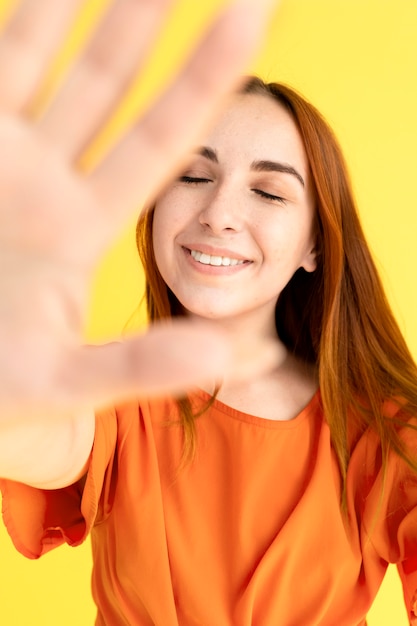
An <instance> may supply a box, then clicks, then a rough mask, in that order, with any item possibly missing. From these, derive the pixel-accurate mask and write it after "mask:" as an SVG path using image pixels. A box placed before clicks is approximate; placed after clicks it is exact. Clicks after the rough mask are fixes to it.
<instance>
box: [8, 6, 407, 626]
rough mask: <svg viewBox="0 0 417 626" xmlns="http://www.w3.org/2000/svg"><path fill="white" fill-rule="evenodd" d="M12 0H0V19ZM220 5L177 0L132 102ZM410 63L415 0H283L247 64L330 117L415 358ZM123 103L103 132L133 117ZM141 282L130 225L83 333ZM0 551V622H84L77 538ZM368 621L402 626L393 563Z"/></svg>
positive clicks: (82, 554) (85, 597) (85, 554)
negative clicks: (50, 547) (38, 549)
mask: <svg viewBox="0 0 417 626" xmlns="http://www.w3.org/2000/svg"><path fill="white" fill-rule="evenodd" d="M11 1H12V0H0V18H1V15H2V14H4V13H6V10H7V9H8V7H9V5H10V4H11ZM221 1H222V0H212V1H210V2H203V1H202V2H197V1H196V0H182V2H181V3H180V7H179V10H178V11H177V13H176V14H175V15H174V18H173V20H172V22H171V26H170V27H169V28H168V30H167V32H166V39H165V44H164V47H163V48H161V49H160V50H159V52H158V54H157V55H156V57H155V59H154V60H153V62H152V63H151V66H150V68H149V70H148V72H147V74H146V80H145V83H144V84H142V86H141V87H140V88H138V89H136V90H135V91H134V95H135V102H137V101H139V102H141V103H143V102H144V101H145V100H146V98H147V97H148V96H149V94H150V93H152V90H153V89H155V88H157V87H158V85H160V84H161V82H162V81H163V79H164V78H165V77H166V76H167V75H168V74H169V72H170V71H172V68H173V65H175V63H176V62H177V61H178V59H179V58H180V56H181V52H182V50H183V49H184V48H183V46H184V44H185V43H186V42H187V41H189V40H190V37H191V35H189V34H187V33H189V32H191V33H192V37H194V36H195V34H196V33H197V31H198V28H197V24H198V25H201V24H203V23H204V21H205V19H206V14H208V13H209V12H210V11H211V10H212V9H213V8H215V7H216V6H219V5H220V4H221ZM104 4H105V0H90V1H88V2H85V3H84V8H83V15H82V20H81V22H80V24H79V25H78V27H77V29H76V30H75V34H74V35H73V37H72V38H71V40H70V42H69V45H67V46H66V48H65V50H64V53H63V55H62V57H61V59H60V63H61V64H65V63H66V62H67V60H68V59H69V58H70V57H71V54H72V53H73V50H74V48H76V47H77V46H78V45H79V43H80V40H81V39H82V36H83V34H84V31H85V27H86V26H88V24H89V23H90V21H91V18H92V17H94V15H95V13H97V11H99V10H100V9H101V7H102V6H104ZM207 5H209V6H207ZM174 52H175V54H174ZM177 52H178V55H177V54H176V53H177ZM416 61H417V2H416V1H415V0H283V2H282V8H281V10H280V12H279V16H277V18H276V19H274V20H273V21H272V23H271V28H270V32H269V36H268V38H267V40H266V42H265V46H264V50H263V52H262V54H261V55H260V58H259V60H258V61H257V62H256V63H255V66H254V68H252V70H255V71H257V72H259V73H261V74H262V75H263V76H264V77H266V78H267V79H270V80H282V81H285V82H288V83H289V84H291V85H292V86H295V87H296V88H298V89H299V90H300V91H301V92H302V93H304V94H305V95H306V96H307V97H308V98H310V99H311V100H312V101H313V102H314V103H315V104H316V105H317V106H318V108H319V109H321V110H322V112H323V113H324V114H325V116H326V117H327V119H328V120H329V121H330V122H331V124H332V125H333V127H334V129H335V131H336V133H337V135H338V136H339V138H340V140H341V142H342V145H343V146H344V148H345V154H346V157H347V160H348V163H349V166H350V169H351V172H352V177H353V181H354V187H355V191H356V194H357V198H358V200H359V204H360V207H361V214H362V218H363V222H364V225H365V228H366V231H367V233H368V237H369V240H370V242H371V246H372V248H373V250H374V252H375V255H376V258H377V261H378V263H379V265H380V267H381V271H382V274H383V278H384V281H385V284H386V287H387V290H388V294H389V297H390V299H391V302H392V304H393V306H394V309H395V312H396V314H397V316H398V319H399V321H400V324H401V326H402V328H403V330H404V333H405V335H406V337H407V340H408V342H409V345H410V347H411V349H412V351H413V353H414V355H416V356H417V325H416V323H415V319H414V318H415V316H414V311H415V309H416V304H417V300H416V299H417V296H416V295H415V285H416V278H415V272H414V268H415V266H416V265H417V245H416V234H417V207H416V204H417V189H416V181H417V175H416V174H417V172H416V169H417V167H416V166H417V162H416V156H415V154H416V148H415V146H416V145H417V115H416V111H417V80H416V79H417V76H416ZM155 70H157V76H156V74H155ZM132 102H133V100H131V101H129V102H128V104H127V106H126V108H125V109H124V110H123V112H122V114H121V116H119V117H118V118H117V120H116V122H115V124H114V125H113V127H112V128H111V131H110V134H113V133H114V132H117V130H118V129H119V127H120V124H123V123H124V121H125V120H126V119H127V118H128V117H129V116H130V115H131V114H132V110H133V105H132ZM142 286H143V279H142V276H141V272H140V268H139V266H138V263H137V260H136V255H135V250H134V244H133V232H132V229H130V230H128V232H127V233H126V236H125V237H124V238H123V239H122V240H121V241H120V242H119V243H118V244H117V245H116V246H115V248H114V250H113V251H112V252H111V253H110V254H109V256H108V258H107V259H106V260H105V261H104V262H103V266H102V268H101V269H100V271H99V273H98V276H97V281H96V284H95V287H94V292H93V298H92V312H91V316H90V322H89V325H88V329H87V334H88V337H89V338H94V339H97V338H106V337H109V336H113V335H117V334H119V333H120V332H121V331H122V329H123V327H124V325H125V322H126V321H127V319H128V318H129V316H130V314H131V313H132V311H133V309H134V308H135V307H136V305H137V303H138V301H139V299H140V297H141V293H142V291H141V290H142ZM141 320H143V317H142V318H139V323H142V321H141ZM0 555H1V561H0V562H1V567H0V606H1V609H0V610H1V613H2V618H1V623H2V624H5V625H6V626H8V625H11V626H27V625H29V624H30V625H35V626H38V625H39V626H41V625H42V626H48V625H50V626H56V625H57V624H59V625H60V626H67V625H68V626H73V625H74V624H82V625H84V624H86V625H87V624H92V623H93V614H94V608H93V605H92V602H91V599H90V594H89V570H90V553H89V546H88V545H87V546H85V547H82V548H79V549H78V550H72V549H70V548H63V549H61V550H59V551H57V552H56V553H55V554H51V555H48V556H47V557H45V558H44V559H42V560H41V561H39V562H30V561H26V560H25V559H23V557H20V556H19V555H18V554H17V553H15V552H14V550H13V548H12V547H11V545H10V542H9V540H8V538H7V537H6V534H5V531H4V530H3V529H1V531H0ZM300 575H301V576H302V572H300ZM369 624H370V625H371V626H392V625H393V624H395V626H402V625H405V624H407V619H406V616H405V611H404V608H403V607H402V603H401V590H400V586H399V584H398V578H397V576H396V573H395V570H391V571H390V573H389V576H388V577H387V580H386V582H384V585H383V588H382V590H381V593H380V595H379V597H378V599H377V603H376V606H375V608H374V609H373V611H372V613H371V615H370V617H369ZM207 626H214V625H207Z"/></svg>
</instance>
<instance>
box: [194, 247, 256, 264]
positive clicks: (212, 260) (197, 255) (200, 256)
mask: <svg viewBox="0 0 417 626" xmlns="http://www.w3.org/2000/svg"><path fill="white" fill-rule="evenodd" d="M191 256H192V257H193V259H195V260H196V261H198V262H199V263H203V265H215V266H220V265H225V266H227V265H242V263H244V262H245V261H241V260H239V259H231V258H229V257H227V256H210V254H205V253H204V252H200V251H199V250H191Z"/></svg>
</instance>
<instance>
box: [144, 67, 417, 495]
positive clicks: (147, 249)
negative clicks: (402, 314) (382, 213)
mask: <svg viewBox="0 0 417 626" xmlns="http://www.w3.org/2000/svg"><path fill="white" fill-rule="evenodd" d="M242 93H248V94H260V95H264V96H267V97H270V98H273V99H274V100H275V101H277V102H278V103H279V104H280V105H281V106H283V107H285V108H286V110H287V111H289V113H290V114H291V116H292V118H293V119H294V122H295V123H296V125H297V127H298V129H299V131H300V133H301V137H302V139H303V141H304V147H305V150H306V154H307V158H308V161H309V165H310V170H311V176H312V181H313V186H314V189H315V195H316V212H317V255H318V266H317V269H316V271H315V272H313V273H307V272H305V271H304V270H302V269H300V270H298V271H297V272H296V273H295V275H294V276H293V278H292V279H291V280H290V282H289V283H288V285H287V286H286V287H285V289H284V291H283V292H282V294H281V295H280V297H279V299H278V302H277V306H276V328H277V332H278V335H279V337H280V338H281V340H282V341H283V342H284V343H285V344H286V346H287V347H288V348H289V349H290V350H291V351H293V353H294V354H296V355H297V356H299V357H300V358H301V359H304V360H306V361H309V362H312V363H315V364H316V365H317V367H318V372H319V381H320V390H321V397H322V403H323V410H324V415H325V419H326V420H327V422H328V424H329V427H330V431H331V436H332V443H333V447H334V450H335V453H336V456H337V459H338V463H339V467H340V472H341V477H342V482H343V485H345V479H346V472H347V467H348V463H349V441H348V426H349V419H352V417H351V416H352V415H355V428H359V430H360V431H362V432H363V431H365V430H366V429H367V428H369V427H371V428H373V429H374V430H375V431H376V432H377V433H378V436H379V438H380V441H381V452H382V459H383V463H385V461H386V458H387V454H388V452H389V450H390V449H393V450H394V451H395V452H396V453H397V454H399V455H400V456H401V457H402V458H403V459H404V460H405V461H406V462H407V463H408V464H409V465H411V466H412V467H413V469H414V470H416V471H417V461H416V460H415V459H413V458H411V457H410V456H409V455H408V454H407V453H406V451H405V449H404V446H403V445H402V442H401V439H400V437H399V434H398V425H399V424H402V422H401V420H400V419H397V420H393V419H388V418H387V416H385V415H384V412H383V406H384V401H386V400H387V399H392V398H395V397H397V398H401V403H402V405H403V409H405V410H406V411H405V412H406V413H407V414H408V415H417V368H416V365H415V363H414V361H413V358H412V356H411V354H410V352H409V350H408V348H407V345H406V343H405V341H404V338H403V336H402V334H401V332H400V330H399V328H398V325H397V323H396V321H395V319H394V316H393V314H392V312H391V309H390V307H389V304H388V302H387V299H386V296H385V294H384V289H383V287H382V283H381V280H380V278H379V276H378V272H377V270H376V267H375V264H374V262H373V260H372V257H371V254H370V251H369V248H368V245H367V243H366V240H365V236H364V233H363V230H362V227H361V224H360V221H359V217H358V212H357V209H356V206H355V201H354V198H353V193H352V190H351V185H350V181H349V176H348V173H347V168H346V165H345V162H344V158H343V155H342V153H341V150H340V147H339V145H338V142H337V140H336V139H335V137H334V134H333V132H332V130H331V129H330V128H329V126H328V124H327V123H326V121H325V120H324V119H323V117H322V116H321V114H320V113H319V112H318V111H317V109H315V107H313V106H312V105H311V104H310V103H308V102H307V101H306V100H305V99H304V98H303V97H301V96H300V95H299V94H298V93H296V92H295V91H294V90H292V89H290V88H289V87H287V86H285V85H281V84H278V83H265V82H263V81H262V80H261V79H259V78H250V79H249V80H248V81H247V82H246V83H245V86H244V87H243V89H242ZM152 221H153V211H152V210H150V211H148V212H146V213H144V214H143V216H142V217H141V218H140V220H139V222H138V227H137V244H138V250H139V254H140V257H141V260H142V262H143V266H144V270H145V275H146V280H147V286H146V298H147V307H148V315H149V319H150V320H151V321H153V320H158V319H161V318H164V317H171V316H175V315H181V307H180V306H179V304H178V301H177V300H176V298H175V296H174V294H173V293H172V292H171V291H170V290H169V289H168V288H167V286H166V285H165V283H164V281H163V279H162V277H161V275H160V273H159V271H158V268H157V266H156V262H155V258H154V255H153V249H152ZM180 405H181V414H182V416H183V425H184V433H185V446H186V448H187V449H188V450H190V449H192V448H194V445H195V435H194V420H193V416H192V414H191V412H190V406H189V404H188V403H187V400H186V399H184V400H182V401H181V402H180ZM405 412H404V411H403V412H402V413H401V414H402V415H404V414H405ZM399 415H400V414H399Z"/></svg>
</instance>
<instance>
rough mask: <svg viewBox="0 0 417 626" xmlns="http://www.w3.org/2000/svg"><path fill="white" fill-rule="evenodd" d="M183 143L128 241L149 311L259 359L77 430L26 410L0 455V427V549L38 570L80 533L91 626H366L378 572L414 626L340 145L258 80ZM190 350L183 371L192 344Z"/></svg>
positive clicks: (409, 448) (386, 353)
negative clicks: (209, 327) (0, 525)
mask: <svg viewBox="0 0 417 626" xmlns="http://www.w3.org/2000/svg"><path fill="white" fill-rule="evenodd" d="M51 120H53V116H51V115H50V116H49V118H48V116H46V118H45V120H44V122H43V128H42V130H43V132H45V129H46V131H48V129H49V131H50V132H51V128H53V123H52V121H51ZM198 145H199V148H197V150H196V151H195V153H193V155H192V156H191V157H190V158H189V159H188V160H187V163H186V165H185V166H184V168H183V170H182V171H181V173H180V175H179V177H177V179H176V180H175V181H174V182H172V181H170V182H169V183H168V184H167V185H166V186H165V188H164V190H163V191H162V192H161V193H159V194H158V197H157V200H156V202H155V206H154V208H153V209H152V210H151V211H149V212H148V213H147V214H146V215H145V217H144V218H143V219H142V220H141V221H140V223H139V226H138V240H139V247H140V251H141V255H142V257H143V260H144V264H145V269H146V272H147V279H148V305H149V312H150V317H151V319H152V320H154V321H156V320H159V319H163V318H171V317H180V316H183V317H187V318H190V320H193V321H194V320H195V321H198V320H199V319H201V318H204V320H210V321H211V322H212V324H213V326H214V328H215V329H217V330H218V333H213V335H211V336H210V342H213V341H214V340H215V339H216V340H217V341H218V338H219V336H220V337H222V336H224V337H225V336H229V337H231V339H232V340H234V343H235V344H236V343H237V344H238V345H239V343H240V344H242V338H243V344H244V345H245V346H246V347H247V350H249V351H250V350H251V347H252V346H255V347H256V348H257V347H258V346H259V344H260V343H261V342H263V341H265V340H267V341H268V343H269V344H272V345H273V348H274V362H273V366H271V363H270V362H268V363H267V364H265V367H264V368H263V369H262V368H261V369H257V370H254V371H252V372H251V376H250V378H249V382H248V380H244V381H243V382H242V379H240V378H237V377H236V376H233V375H229V373H228V371H226V373H225V374H224V375H223V374H222V372H221V371H220V372H219V370H218V369H216V368H214V367H213V368H212V369H211V370H206V372H205V376H204V377H202V378H203V379H204V380H203V382H202V383H201V384H200V385H199V389H197V390H194V391H191V392H190V393H189V394H188V395H187V396H184V397H182V398H181V399H179V400H177V399H176V398H175V397H174V398H172V397H160V398H159V399H152V398H151V399H148V400H147V399H145V398H144V397H143V396H144V394H139V395H140V396H141V399H140V401H137V400H134V401H130V400H129V401H127V402H123V403H122V402H120V403H118V405H117V408H114V409H113V408H110V409H104V410H102V411H100V412H99V413H98V415H97V420H96V429H95V433H94V420H93V419H92V417H91V414H90V413H89V411H86V413H87V415H82V414H81V413H80V414H79V415H78V417H77V419H76V420H75V419H71V420H65V416H61V420H60V421H58V420H56V419H54V420H52V419H51V418H50V417H49V415H48V418H47V419H44V418H43V417H39V409H41V408H42V406H41V403H40V402H39V398H38V406H37V412H34V413H32V415H31V416H30V417H31V423H29V422H28V423H26V424H24V431H25V432H24V437H22V430H23V429H22V428H20V430H19V429H18V430H19V436H18V437H17V436H16V434H14V435H13V436H14V445H13V446H12V447H11V448H10V443H9V442H10V439H9V440H8V438H10V436H11V435H10V430H12V428H11V424H12V422H11V421H10V422H7V421H5V427H4V428H3V431H2V446H3V448H4V450H3V451H2V463H3V465H2V473H3V475H4V476H5V477H6V480H3V481H2V488H3V493H4V503H5V521H6V523H7V525H8V528H9V531H10V534H11V535H12V537H13V540H14V542H15V544H16V546H17V547H18V549H20V550H21V551H22V552H23V553H24V554H26V555H27V556H29V557H36V556H38V555H40V554H41V553H43V552H45V551H46V550H48V549H50V548H51V547H54V546H55V545H59V544H60V543H62V542H63V541H68V542H69V543H71V544H73V545H77V544H78V543H80V542H82V541H83V540H84V538H85V537H86V536H87V534H88V533H89V532H90V531H91V534H92V540H93V549H94V555H95V567H94V574H93V589H94V596H95V599H96V601H97V604H98V617H97V624H105V623H107V624H133V625H134V624H163V625H164V626H166V625H170V624H190V623H202V624H216V625H217V624H237V625H240V624H250V623H260V624H277V623H279V624H285V625H289V624H324V625H325V624H329V625H330V624H338V625H339V624H341V625H343V624H349V625H352V624H364V623H365V616H366V612H367V610H368V608H369V606H370V605H371V603H372V599H373V597H374V596H375V593H376V591H377V589H378V586H379V584H380V581H381V580H382V577H383V574H384V570H385V567H386V564H387V563H388V562H396V563H398V565H399V570H400V574H401V576H402V579H403V583H404V591H405V598H406V603H407V608H408V611H409V614H410V620H412V619H414V618H415V615H414V603H415V598H414V593H415V589H416V580H417V575H416V573H415V570H416V566H415V547H414V546H415V533H414V532H413V528H414V527H415V520H414V517H415V514H414V512H413V509H414V502H415V497H414V484H415V459H414V456H413V450H414V449H415V435H414V430H413V423H414V422H413V419H412V418H411V417H410V416H413V415H415V409H416V404H417V401H416V397H417V393H416V383H415V379H416V376H415V366H414V364H413V362H412V360H411V357H410V356H409V354H408V352H407V350H406V348H405V346H404V342H403V341H402V339H401V336H400V334H399V332H398V330H397V328H396V325H395V322H394V321H393V318H392V316H391V314H390V312H389V310H388V307H387V305H386V303H385V300H384V297H383V292H382V289H381V287H380V284H379V281H378V278H377V276H376V272H375V270H374V267H373V264H372V261H371V259H370V256H369V252H368V250H367V246H366V243H365V241H364V238H363V235H362V233H361V230H360V227H359V224H358V220H357V217H356V213H355V209H354V205H353V201H352V197H351V193H350V190H349V184H348V181H347V176H346V170H345V167H344V164H343V161H342V159H341V156H340V152H339V149H338V147H337V145H336V143H335V141H334V139H333V137H332V135H331V132H330V131H329V130H328V128H327V126H326V124H325V123H324V122H323V121H322V119H321V118H320V116H319V115H318V114H317V112H316V111H315V110H314V109H313V107H311V105H309V104H308V103H307V102H305V101H304V100H303V99H302V98H301V97H299V96H298V95H297V94H295V93H294V92H292V91H291V90H289V89H288V88H285V87H283V86H280V85H264V84H263V83H262V82H260V81H258V80H256V79H255V80H250V81H249V82H248V83H247V85H246V86H245V88H244V89H243V90H241V91H240V92H239V93H238V94H236V95H234V96H233V97H231V98H230V100H229V101H228V103H227V105H226V107H225V109H224V112H223V113H222V115H221V117H220V119H219V120H218V121H217V123H216V125H215V127H214V129H213V130H212V131H211V132H210V134H209V135H208V136H206V137H205V139H204V140H203V141H202V142H200V143H199V144H198ZM20 154H25V153H24V152H22V151H20ZM105 171H106V170H105ZM108 171H109V170H108V169H107V173H108ZM99 180H100V176H99ZM100 183H101V184H104V182H103V178H101V180H100ZM81 199H83V200H85V198H84V197H83V196H82V198H81ZM82 206H83V204H82ZM35 225H36V224H35ZM42 243H43V248H44V247H45V245H46V242H42ZM60 251H61V252H63V255H64V257H63V258H64V262H63V263H62V265H63V266H64V268H65V269H67V267H68V264H69V263H70V262H71V261H73V259H72V257H71V254H72V250H71V248H68V249H64V250H60ZM5 254H6V256H7V258H8V259H9V260H13V259H14V256H13V255H11V254H9V253H8V247H7V246H5ZM22 258H24V255H22ZM35 258H36V255H35ZM38 262H39V265H41V266H42V257H41V259H39V258H38ZM58 269H59V267H58ZM67 273H68V272H67ZM75 275H76V273H74V274H73V275H72V276H71V278H72V279H73V278H74V276H75ZM35 276H36V274H35ZM54 277H55V274H53V273H52V281H51V282H52V283H53V282H54V281H53V279H54ZM68 282H69V283H71V280H69V281H68ZM32 284H33V281H29V280H28V281H27V285H28V286H29V287H30V286H31V285H32ZM36 285H37V283H36V282H35V287H36ZM6 293H8V292H6ZM30 293H33V294H34V295H36V293H37V290H36V289H34V291H32V292H30ZM12 295H13V292H12ZM26 297H27V291H25V298H26ZM17 299H18V294H17V295H16V294H15V295H14V299H13V298H11V302H12V304H13V303H14V302H15V300H17ZM50 301H52V302H55V299H54V298H52V299H51V300H50ZM3 302H8V300H4V301H3ZM47 310H48V311H49V310H50V309H47ZM52 310H54V309H53V307H52ZM6 313H7V310H6ZM5 319H6V320H7V316H6V315H5ZM35 321H36V320H35ZM169 326H170V324H169V325H168V327H169ZM221 331H223V333H224V334H223V335H222V334H221ZM161 332H165V331H164V330H163V331H161ZM167 332H168V331H167ZM226 333H227V334H226ZM192 338H193V336H192V334H190V335H189V339H190V341H189V343H186V344H185V346H186V352H188V353H189V357H190V363H191V362H192V363H193V364H194V365H195V367H196V368H199V367H200V366H201V363H204V361H205V360H206V357H207V354H208V353H209V351H210V345H209V343H207V345H206V346H203V345H202V344H200V347H199V348H196V346H195V345H194V344H193V343H192V342H191V340H192ZM22 345H23V346H24V347H27V345H28V342H27V341H26V342H25V336H24V334H23V341H22ZM217 345H218V346H219V349H222V343H218V344H216V346H217ZM180 347H181V352H184V344H183V345H181V346H180ZM114 349H115V353H116V354H117V347H115V348H114ZM171 350H172V344H171ZM99 357H100V353H99ZM183 359H184V357H183V355H182V354H180V355H179V361H181V360H183ZM96 363H98V360H97V361H96ZM144 366H145V367H147V368H148V363H146V362H145V364H144ZM39 367H41V362H39ZM17 369H18V368H16V370H17ZM41 371H42V370H41ZM55 371H58V373H61V376H62V370H61V369H60V368H58V370H55ZM136 371H138V370H136ZM32 372H33V373H36V374H37V373H38V372H37V371H36V370H35V369H34V368H32ZM64 372H65V373H66V378H67V379H68V374H67V372H68V370H64ZM123 373H124V372H123ZM6 374H9V372H6V371H5V375H6ZM12 374H14V370H13V368H12ZM209 374H211V380H210V376H209ZM72 375H73V376H74V377H75V378H76V372H72ZM199 376H201V370H200V373H199ZM12 380H13V378H12ZM57 382H58V383H60V382H61V379H60V378H59V377H58V381H57ZM37 384H39V385H40V387H37ZM90 384H91V380H90ZM128 384H131V383H128ZM177 384H178V382H177ZM184 384H185V383H184V380H183V382H182V385H183V386H184ZM92 386H93V388H94V381H93V385H92ZM188 386H189V383H188ZM56 387H57V388H58V389H59V390H61V387H60V385H59V384H58V385H57V386H56ZM150 387H151V386H150V385H146V382H145V383H143V384H142V389H145V390H146V389H149V388H150ZM179 387H181V385H179ZM39 388H40V389H42V376H39V377H38V380H35V385H34V387H33V389H34V390H35V392H36V390H37V389H39ZM169 390H170V389H169V388H166V391H169ZM93 391H94V389H93ZM120 393H121V395H126V394H127V393H128V394H129V395H130V396H131V397H136V396H137V386H136V388H135V389H134V388H133V387H130V388H128V389H126V387H124V388H123V389H122V390H121V391H120ZM34 395H36V394H34ZM58 396H59V394H58ZM58 396H57V397H56V398H53V400H54V401H55V403H56V405H59V402H61V404H60V405H59V406H60V407H62V406H63V405H65V398H64V401H63V400H62V397H61V398H59V397H58ZM92 396H93V394H92ZM90 399H91V397H90V396H88V400H90ZM30 400H31V402H30ZM85 401H86V399H85ZM33 404H34V400H33V397H32V398H30V397H29V399H28V400H27V406H28V407H31V406H32V405H33ZM52 405H53V402H52ZM70 408H72V407H71V406H69V405H68V411H69V410H70ZM61 410H62V408H61ZM49 412H51V413H53V412H52V411H51V407H50V406H48V413H49ZM34 418H36V420H35V419H34ZM32 422H33V424H32ZM93 436H94V446H93V448H92V440H93ZM25 437H26V439H25ZM8 443H9V447H8V445H7V444H8ZM19 446H20V448H19ZM91 448H92V449H91ZM8 450H9V452H8ZM10 450H11V451H12V453H11V454H10ZM34 450H35V451H36V453H37V454H38V463H35V462H34V460H33V458H34ZM90 452H91V455H90ZM7 479H15V480H19V481H20V482H19V483H16V482H13V481H10V480H7ZM23 483H27V485H25V484H23ZM29 485H30V486H29ZM67 485H69V486H67ZM301 577H302V580H303V586H302V592H300V591H299V589H300V584H299V581H300V578H301Z"/></svg>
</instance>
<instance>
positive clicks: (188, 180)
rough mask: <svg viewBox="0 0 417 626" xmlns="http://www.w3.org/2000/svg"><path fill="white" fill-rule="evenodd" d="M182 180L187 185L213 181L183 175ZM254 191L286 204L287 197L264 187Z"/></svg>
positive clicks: (263, 196)
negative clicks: (263, 189)
mask: <svg viewBox="0 0 417 626" xmlns="http://www.w3.org/2000/svg"><path fill="white" fill-rule="evenodd" d="M180 181H181V182H182V183H185V184H186V185H198V184H201V183H211V182H212V180H211V179H210V178H198V177H193V176H181V177H180ZM251 191H253V192H254V193H256V194H257V195H258V196H261V198H265V200H271V201H273V202H279V203H281V204H285V199H284V198H281V196H274V195H273V194H272V193H267V192H266V191H262V189H251Z"/></svg>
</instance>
